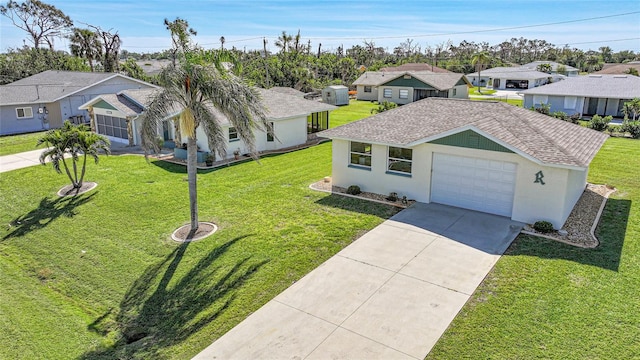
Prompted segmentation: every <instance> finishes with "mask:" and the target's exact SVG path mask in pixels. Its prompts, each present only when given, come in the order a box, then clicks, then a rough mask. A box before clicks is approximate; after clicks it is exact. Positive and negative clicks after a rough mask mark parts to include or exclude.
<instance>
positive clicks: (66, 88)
mask: <svg viewBox="0 0 640 360" xmlns="http://www.w3.org/2000/svg"><path fill="white" fill-rule="evenodd" d="M115 76H123V75H119V74H115V73H99V72H95V73H92V72H79V71H57V70H47V71H44V72H41V73H39V74H36V75H33V76H29V77H27V78H24V79H20V80H18V81H14V82H12V83H10V84H7V85H3V86H0V105H14V104H31V103H48V102H53V101H56V100H58V99H60V98H62V97H65V96H68V95H70V94H73V93H74V92H77V91H79V90H82V89H85V88H87V87H90V86H92V85H95V84H96V83H99V82H102V81H105V80H107V79H109V78H112V77H115Z"/></svg>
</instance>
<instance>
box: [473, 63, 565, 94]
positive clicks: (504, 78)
mask: <svg viewBox="0 0 640 360" xmlns="http://www.w3.org/2000/svg"><path fill="white" fill-rule="evenodd" d="M554 76H555V77H556V78H558V77H560V76H559V75H550V74H547V73H543V72H540V71H537V70H529V69H525V68H522V67H495V68H491V69H487V70H482V71H480V76H478V73H477V72H474V73H471V74H467V75H466V77H467V80H468V81H469V82H470V83H471V84H472V85H474V86H478V81H479V82H480V86H486V87H488V88H494V89H499V90H504V89H531V88H534V87H537V86H541V85H544V84H546V83H548V82H550V80H551V81H553V78H554Z"/></svg>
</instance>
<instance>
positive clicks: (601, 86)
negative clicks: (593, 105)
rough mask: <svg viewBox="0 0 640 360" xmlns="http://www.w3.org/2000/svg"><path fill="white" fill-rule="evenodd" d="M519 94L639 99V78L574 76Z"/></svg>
mask: <svg viewBox="0 0 640 360" xmlns="http://www.w3.org/2000/svg"><path fill="white" fill-rule="evenodd" d="M520 93H522V94H525V95H531V94H533V95H556V96H584V97H596V98H613V99H633V98H635V97H640V77H637V76H633V75H586V76H574V77H568V78H566V79H565V80H562V81H559V82H555V83H552V84H548V85H544V86H539V87H537V88H533V89H529V90H523V91H521V92H520Z"/></svg>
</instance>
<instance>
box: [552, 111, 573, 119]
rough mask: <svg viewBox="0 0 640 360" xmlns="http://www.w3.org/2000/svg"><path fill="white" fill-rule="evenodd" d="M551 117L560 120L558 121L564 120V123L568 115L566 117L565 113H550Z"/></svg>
mask: <svg viewBox="0 0 640 360" xmlns="http://www.w3.org/2000/svg"><path fill="white" fill-rule="evenodd" d="M551 116H553V117H554V118H556V119H560V120H564V121H567V120H569V115H567V113H566V112H564V111H555V112H553V113H551Z"/></svg>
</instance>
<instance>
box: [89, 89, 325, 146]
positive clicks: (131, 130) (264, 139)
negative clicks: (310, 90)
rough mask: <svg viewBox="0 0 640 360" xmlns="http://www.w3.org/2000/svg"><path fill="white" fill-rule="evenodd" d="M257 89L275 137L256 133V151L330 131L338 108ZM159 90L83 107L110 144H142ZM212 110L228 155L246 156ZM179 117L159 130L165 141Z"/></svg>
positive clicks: (201, 142) (104, 98)
mask: <svg viewBox="0 0 640 360" xmlns="http://www.w3.org/2000/svg"><path fill="white" fill-rule="evenodd" d="M258 90H259V92H260V94H261V96H262V100H263V103H264V105H265V107H266V108H267V119H268V121H269V122H271V125H272V126H273V132H274V135H275V136H271V135H269V134H267V133H264V132H257V133H256V134H255V136H256V148H257V151H265V150H277V149H282V148H287V147H292V146H297V145H300V144H304V143H305V142H306V141H307V138H308V137H307V135H308V134H310V133H315V132H318V131H321V130H325V129H328V128H329V112H331V111H332V110H334V109H336V107H335V106H332V105H328V104H324V103H321V102H318V101H311V100H305V99H303V98H301V97H299V96H293V95H288V94H283V93H281V92H279V91H278V90H271V89H270V90H265V89H258ZM156 91H158V90H125V91H121V92H119V93H117V94H104V95H100V96H98V97H96V98H95V99H93V100H91V101H89V102H87V103H85V104H83V105H82V106H81V108H82V109H86V110H88V111H89V112H90V113H91V114H92V121H93V125H94V126H93V128H94V129H95V131H96V132H97V133H99V134H102V135H105V136H107V137H108V138H109V139H110V140H111V141H115V142H121V143H127V144H129V145H132V146H133V145H140V126H141V122H142V119H141V115H142V114H143V113H144V110H145V108H146V106H147V105H148V104H149V103H150V101H151V99H152V98H153V96H154V94H155V92H156ZM212 111H213V112H214V113H215V114H216V115H217V116H218V118H219V119H220V120H221V121H220V125H221V126H222V127H223V128H224V131H225V132H226V133H227V150H228V151H227V155H228V156H229V157H233V152H234V151H235V150H236V149H239V151H240V152H241V153H246V152H247V151H248V149H247V148H246V146H245V144H244V143H243V142H242V140H240V137H239V136H238V133H237V132H236V131H235V129H234V128H233V127H231V126H230V125H229V121H228V120H227V118H226V116H224V115H223V114H222V113H220V112H219V111H217V110H216V109H212ZM178 115H179V112H176V113H175V114H173V115H172V116H169V117H167V119H166V120H165V121H163V123H162V125H161V126H160V127H159V128H158V135H159V136H161V137H162V138H163V139H164V140H165V141H175V138H174V137H175V133H176V131H175V127H174V123H173V119H174V118H175V117H177V116H178ZM196 131H197V132H196V135H197V138H198V146H199V147H200V149H202V150H204V151H209V150H210V149H209V144H208V141H207V138H206V136H205V133H204V130H203V129H202V128H201V127H199V128H198V129H197V130H196ZM183 142H186V138H184V139H180V140H179V141H178V143H183Z"/></svg>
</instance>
